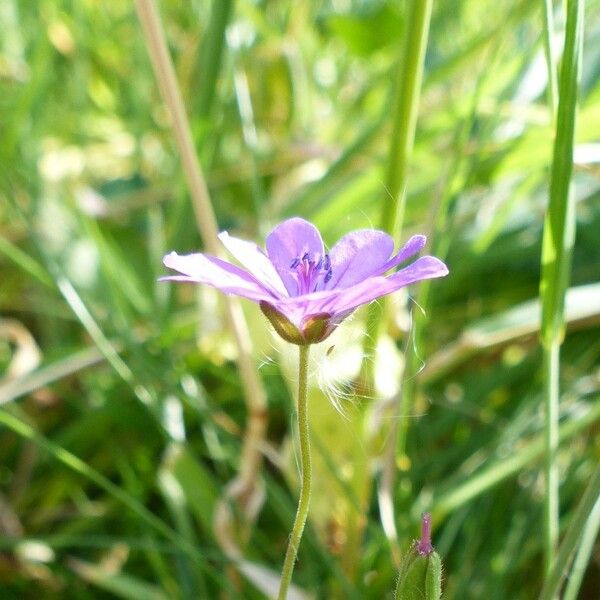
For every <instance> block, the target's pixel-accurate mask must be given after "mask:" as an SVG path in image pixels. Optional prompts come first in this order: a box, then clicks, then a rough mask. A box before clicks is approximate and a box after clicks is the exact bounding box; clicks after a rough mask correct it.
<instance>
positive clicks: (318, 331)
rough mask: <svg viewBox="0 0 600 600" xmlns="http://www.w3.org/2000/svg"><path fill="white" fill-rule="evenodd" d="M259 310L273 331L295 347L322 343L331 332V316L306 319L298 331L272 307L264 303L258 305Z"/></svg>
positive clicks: (316, 316)
mask: <svg viewBox="0 0 600 600" xmlns="http://www.w3.org/2000/svg"><path fill="white" fill-rule="evenodd" d="M260 309H261V310H262V312H263V314H264V315H265V317H267V319H269V322H270V323H271V325H273V328H274V329H275V331H276V332H277V333H278V334H279V335H280V336H281V337H282V338H283V339H284V340H285V341H286V342H289V343H290V344H296V345H297V346H306V345H308V344H316V343H318V342H322V341H323V340H324V339H325V338H326V337H327V336H329V334H330V333H331V332H332V331H333V328H332V327H331V324H330V320H331V315H330V314H328V313H320V314H316V315H312V316H310V317H309V318H307V319H306V320H305V321H304V323H303V324H302V329H301V330H300V329H298V327H296V325H294V324H293V323H292V322H291V321H290V320H289V319H288V318H287V317H286V316H285V315H283V314H282V313H280V312H279V311H278V310H277V309H276V308H275V307H274V306H272V305H271V304H269V303H268V302H265V301H264V300H263V301H262V302H261V303H260Z"/></svg>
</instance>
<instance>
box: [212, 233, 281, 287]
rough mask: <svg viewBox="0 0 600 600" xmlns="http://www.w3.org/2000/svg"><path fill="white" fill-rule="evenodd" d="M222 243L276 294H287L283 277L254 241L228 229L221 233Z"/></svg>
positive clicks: (264, 285) (262, 283)
mask: <svg viewBox="0 0 600 600" xmlns="http://www.w3.org/2000/svg"><path fill="white" fill-rule="evenodd" d="M219 239H220V240H221V243H222V244H223V245H224V246H225V248H227V250H228V251H229V252H230V253H231V254H232V256H233V257H234V258H235V259H236V260H237V261H238V262H240V263H241V264H242V265H243V266H244V267H246V269H248V271H249V272H250V274H251V275H253V276H254V277H255V278H256V279H257V280H258V281H260V283H261V285H262V286H263V287H266V288H268V289H269V291H271V292H272V293H273V295H275V296H287V295H288V292H287V290H286V288H285V286H284V285H283V281H282V280H281V277H280V276H279V274H278V273H277V271H276V270H275V267H274V266H273V263H272V262H271V261H270V260H269V258H268V257H267V255H266V254H265V253H264V252H263V251H262V250H261V248H259V247H258V246H257V245H256V244H255V243H254V242H247V241H246V240H240V239H238V238H236V237H232V236H230V235H229V234H228V233H227V232H226V231H223V232H221V233H220V234H219Z"/></svg>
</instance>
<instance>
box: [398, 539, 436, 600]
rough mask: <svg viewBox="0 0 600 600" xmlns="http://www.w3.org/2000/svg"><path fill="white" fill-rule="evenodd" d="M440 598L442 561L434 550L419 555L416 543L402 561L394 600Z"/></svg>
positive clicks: (432, 599) (431, 599) (434, 599)
mask: <svg viewBox="0 0 600 600" xmlns="http://www.w3.org/2000/svg"><path fill="white" fill-rule="evenodd" d="M441 597H442V561H441V559H440V556H439V554H438V553H437V552H435V550H434V551H433V552H431V553H430V554H421V553H420V552H419V551H418V550H417V542H415V543H414V544H413V546H412V548H411V549H410V550H409V552H408V553H407V555H406V557H405V558H404V560H403V561H402V566H401V568H400V574H399V576H398V584H397V585H396V593H395V595H394V599H395V600H440V598H441Z"/></svg>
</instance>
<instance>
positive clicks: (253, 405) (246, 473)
mask: <svg viewBox="0 0 600 600" xmlns="http://www.w3.org/2000/svg"><path fill="white" fill-rule="evenodd" d="M136 8H137V12H138V16H139V20H140V23H141V25H142V30H143V32H144V37H145V41H146V46H147V48H148V53H149V55H150V59H151V61H152V66H153V68H154V73H155V76H156V80H157V81H158V84H159V87H160V89H161V93H162V95H163V99H164V101H165V104H166V105H167V108H168V109H169V113H170V114H171V125H172V129H173V134H174V136H175V140H176V142H177V146H178V149H179V153H180V155H181V160H182V164H183V170H184V173H185V176H186V178H187V182H188V186H189V189H190V196H191V200H192V204H193V208H194V214H195V217H196V223H197V226H198V230H199V232H200V234H201V236H202V240H203V242H204V245H205V247H206V248H207V250H208V251H209V252H210V253H211V254H215V255H219V254H221V247H220V244H219V241H218V237H217V235H218V228H217V220H216V218H215V214H214V211H213V207H212V203H211V200H210V195H209V192H208V187H207V185H206V180H205V177H204V174H203V172H202V168H201V167H200V163H199V161H198V157H197V155H196V151H195V148H194V144H193V140H192V134H191V128H190V124H189V121H188V118H187V115H186V112H185V107H184V103H183V98H182V96H181V91H180V89H179V85H178V83H177V78H176V76H175V69H174V67H173V62H172V60H171V57H170V55H169V52H168V49H167V42H166V38H165V33H164V31H163V27H162V24H161V21H160V16H159V14H158V11H157V10H156V6H155V3H154V2H153V0H136ZM225 16H227V15H226V14H225ZM219 30H220V31H221V32H222V33H223V31H224V28H223V27H220V29H219ZM225 307H226V313H227V319H228V324H229V327H230V330H231V331H232V332H233V335H234V338H235V342H236V345H237V349H238V356H237V361H238V366H239V369H240V378H241V381H242V385H243V388H244V395H245V401H246V407H247V411H248V424H247V427H246V431H245V435H244V441H243V447H242V451H241V459H240V466H239V471H238V475H237V477H236V478H235V480H234V481H232V482H231V483H230V485H229V486H228V487H227V489H228V490H235V492H236V494H237V495H238V497H240V498H250V497H252V496H253V493H254V492H256V490H257V486H258V484H259V477H258V473H259V470H260V467H261V464H262V454H261V453H260V447H261V444H262V441H263V439H264V435H265V431H266V421H267V411H266V407H267V402H266V395H265V391H264V388H263V386H262V383H261V381H260V378H259V377H258V374H257V369H256V365H255V364H254V361H253V359H252V342H251V337H250V332H249V329H248V324H247V322H246V319H245V317H244V314H243V313H242V310H241V307H240V305H239V303H238V302H237V301H235V300H233V299H232V298H225ZM242 508H245V507H242ZM219 514H222V511H221V513H219Z"/></svg>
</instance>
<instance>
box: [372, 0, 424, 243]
mask: <svg viewBox="0 0 600 600" xmlns="http://www.w3.org/2000/svg"><path fill="white" fill-rule="evenodd" d="M410 6H411V11H410V15H409V18H408V29H407V32H406V37H405V42H404V50H403V55H402V60H401V62H400V69H399V71H398V81H397V84H396V85H397V88H396V98H395V108H394V113H393V114H394V122H393V125H392V138H391V139H392V141H391V145H390V154H389V161H388V169H387V177H386V186H387V191H388V193H389V194H390V197H389V201H388V202H386V203H385V204H384V205H383V211H382V214H381V227H382V228H383V229H384V230H385V231H387V232H389V233H390V234H391V235H392V236H394V237H396V236H397V235H398V234H399V233H400V231H401V230H402V222H403V220H404V206H405V199H406V179H407V173H408V167H409V162H410V157H411V155H412V150H413V145H414V141H415V130H416V127H417V116H418V114H419V100H420V98H421V82H422V80H423V64H424V62H425V50H426V48H427V38H428V36H429V23H430V21H431V9H432V6H433V0H414V1H413V2H411V3H410Z"/></svg>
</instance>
